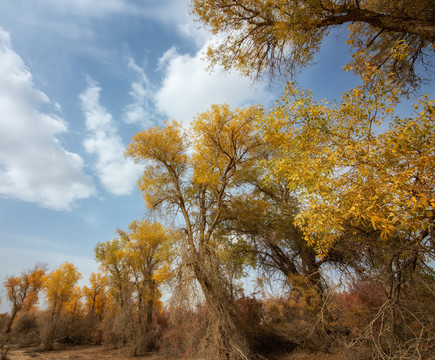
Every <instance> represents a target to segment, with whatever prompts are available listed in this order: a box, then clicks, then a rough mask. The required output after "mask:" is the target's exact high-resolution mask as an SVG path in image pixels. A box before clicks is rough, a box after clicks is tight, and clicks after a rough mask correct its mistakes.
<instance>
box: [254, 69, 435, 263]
mask: <svg viewBox="0 0 435 360" xmlns="http://www.w3.org/2000/svg"><path fill="white" fill-rule="evenodd" d="M370 71H371V70H370ZM390 85H391V84H390V83H389V82H388V79H383V80H380V83H379V86H376V87H369V88H366V89H364V90H363V89H361V88H357V89H354V90H351V91H349V92H347V93H345V94H344V95H343V97H342V99H341V102H340V103H338V104H335V105H333V106H329V105H327V104H318V103H316V102H315V101H314V100H313V98H312V95H311V93H310V92H309V91H307V92H304V91H302V90H299V89H297V88H295V87H293V86H291V85H289V86H288V88H287V90H286V93H285V94H284V96H283V97H282V99H281V101H280V103H279V104H278V105H276V107H274V108H273V109H272V110H271V111H270V113H269V114H268V115H267V116H266V117H265V118H264V119H263V120H262V122H261V123H260V126H261V127H262V129H263V131H264V133H265V138H266V140H267V141H269V142H270V143H271V144H273V145H274V146H275V147H276V148H277V150H278V151H279V156H278V157H277V158H275V159H272V160H271V166H272V168H273V170H274V172H275V174H276V175H277V176H283V177H285V178H286V179H287V180H288V183H289V187H290V189H291V190H294V191H297V192H298V193H299V194H300V195H301V199H302V203H303V204H304V207H303V209H302V211H301V213H300V214H299V216H298V217H297V224H298V225H299V226H300V227H301V228H303V229H304V232H305V236H306V240H307V241H308V242H309V243H310V244H312V245H314V246H315V247H316V248H317V249H318V252H319V255H320V256H324V255H325V254H326V253H327V251H328V249H329V248H330V247H331V246H332V245H333V244H334V243H335V241H336V240H337V239H338V238H340V236H342V235H343V234H344V233H345V232H348V233H349V232H350V233H357V232H361V231H367V232H370V231H376V232H378V234H379V236H380V238H381V239H383V241H389V240H390V239H392V238H394V237H396V236H401V237H408V236H410V237H411V238H417V237H419V236H421V234H424V233H426V232H427V231H428V229H429V227H430V226H431V225H430V224H431V223H432V222H433V219H434V217H433V203H434V198H435V194H434V189H435V187H434V180H435V179H434V171H433V164H435V152H434V149H435V146H434V145H435V139H434V114H435V111H434V103H433V101H430V100H429V99H428V98H427V97H423V98H422V99H421V101H420V105H419V106H417V108H421V109H422V110H421V111H420V112H416V113H415V114H414V115H413V116H412V117H411V118H408V119H400V118H399V117H392V116H391V113H392V112H393V111H394V108H395V105H396V103H397V101H398V96H399V94H400V91H399V90H398V88H394V87H393V88H391V87H390ZM319 108H320V109H319ZM313 109H314V110H315V111H313ZM386 124H388V125H389V128H388V129H387V130H382V129H381V128H380V126H381V125H382V127H383V128H385V127H386V126H387V125H386Z"/></svg>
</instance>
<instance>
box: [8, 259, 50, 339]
mask: <svg viewBox="0 0 435 360" xmlns="http://www.w3.org/2000/svg"><path fill="white" fill-rule="evenodd" d="M44 276H45V266H41V265H35V267H34V268H33V269H32V270H28V271H25V272H23V273H22V274H21V275H20V276H9V277H8V278H7V279H6V281H5V282H4V285H5V288H6V290H7V298H8V300H9V301H10V303H11V304H12V311H11V317H10V319H9V322H8V324H7V326H6V330H5V331H6V334H8V333H9V332H10V331H11V327H12V324H13V322H14V320H15V318H16V316H17V314H18V313H19V312H20V311H29V310H30V309H31V308H32V307H34V306H35V305H36V303H37V302H38V293H39V291H40V290H41V289H42V285H43V277H44Z"/></svg>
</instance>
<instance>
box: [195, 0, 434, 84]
mask: <svg viewBox="0 0 435 360" xmlns="http://www.w3.org/2000/svg"><path fill="white" fill-rule="evenodd" d="M191 8H192V12H193V14H194V15H196V17H197V18H198V19H199V21H201V22H202V23H204V24H205V25H206V26H207V27H209V28H210V30H211V31H212V33H213V34H215V35H219V36H218V37H217V42H215V43H213V45H212V46H211V47H210V48H209V50H208V53H207V56H208V58H209V60H210V61H211V63H212V64H219V65H222V66H223V67H224V68H225V69H226V70H228V69H229V68H231V67H235V68H237V69H239V70H240V71H242V72H243V73H245V74H247V75H256V76H258V75H260V73H262V72H263V71H269V72H270V75H271V76H280V75H281V76H283V77H284V78H287V79H288V77H289V75H292V74H293V73H294V72H295V70H298V69H300V68H301V67H303V66H305V65H307V64H309V63H310V62H311V61H312V59H313V56H314V55H315V54H316V53H317V51H318V50H319V47H320V45H321V43H322V40H323V39H324V38H325V36H326V35H327V34H328V33H329V32H330V31H331V29H332V28H336V27H340V26H342V27H343V26H345V25H349V31H350V32H349V39H348V40H347V43H348V44H349V45H350V46H351V49H352V51H353V61H352V62H351V64H350V65H349V66H350V67H349V68H350V69H352V70H354V71H355V72H356V73H357V74H363V73H364V71H365V64H366V63H367V62H369V63H370V64H371V65H372V66H376V67H378V68H382V69H383V70H384V72H385V73H394V74H395V75H396V76H395V81H396V82H397V83H402V84H404V85H405V86H406V87H408V88H413V87H415V86H418V84H419V83H420V80H421V79H420V75H419V72H418V71H417V72H416V71H415V70H416V67H418V66H421V65H423V67H425V66H426V67H429V63H430V60H431V57H432V55H433V46H434V41H435V25H434V24H435V10H434V9H435V5H434V3H433V1H432V0H407V1H404V0H397V1H390V0H376V1H373V0H343V1H331V0H192V5H191Z"/></svg>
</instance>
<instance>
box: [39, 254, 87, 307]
mask: <svg viewBox="0 0 435 360" xmlns="http://www.w3.org/2000/svg"><path fill="white" fill-rule="evenodd" d="M80 278H81V274H80V273H79V271H78V270H77V268H76V267H75V266H74V265H73V264H71V263H69V262H67V261H66V262H64V263H63V264H62V265H60V266H59V267H58V268H57V269H56V270H54V271H52V272H51V273H50V274H48V275H47V276H46V277H45V278H44V288H43V291H44V293H45V296H46V298H47V301H48V303H49V306H50V308H51V310H52V311H53V313H54V312H56V313H58V312H60V311H61V310H63V309H65V310H71V309H72V308H73V307H74V304H75V303H76V302H77V301H78V300H79V298H80V297H81V295H80V296H79V289H78V288H76V284H77V282H78V281H79V279H80Z"/></svg>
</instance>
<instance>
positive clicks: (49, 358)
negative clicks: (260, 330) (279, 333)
mask: <svg viewBox="0 0 435 360" xmlns="http://www.w3.org/2000/svg"><path fill="white" fill-rule="evenodd" d="M8 359H9V360H30V359H31V360H109V359H110V360H164V359H163V358H162V357H161V356H158V355H156V354H150V355H147V356H137V357H131V356H130V355H129V354H128V352H126V350H125V349H113V348H109V347H105V346H92V345H91V346H89V345H88V346H61V347H57V348H55V350H53V351H46V352H41V351H39V350H38V348H35V347H33V348H24V349H12V350H11V351H9V353H8ZM262 359H265V360H345V359H348V357H345V356H343V354H340V355H339V354H325V353H320V352H318V353H310V352H299V351H296V352H294V353H292V354H287V355H281V356H276V355H275V356H272V357H270V358H264V357H262Z"/></svg>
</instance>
